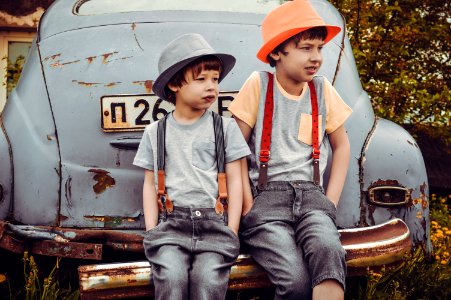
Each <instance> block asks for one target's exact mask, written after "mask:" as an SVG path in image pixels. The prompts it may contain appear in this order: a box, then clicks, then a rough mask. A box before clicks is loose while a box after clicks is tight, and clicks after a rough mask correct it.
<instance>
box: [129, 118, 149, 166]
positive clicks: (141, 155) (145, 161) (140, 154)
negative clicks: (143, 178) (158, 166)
mask: <svg viewBox="0 0 451 300" xmlns="http://www.w3.org/2000/svg"><path fill="white" fill-rule="evenodd" d="M150 129H151V125H149V126H147V127H146V129H145V130H144V133H143V136H142V138H141V142H140V143H139V147H138V151H136V155H135V159H134V160H133V164H134V165H135V166H138V167H141V168H144V169H147V170H150V171H153V170H154V160H153V149H152V144H151V142H150V139H151V136H150V135H151V130H150Z"/></svg>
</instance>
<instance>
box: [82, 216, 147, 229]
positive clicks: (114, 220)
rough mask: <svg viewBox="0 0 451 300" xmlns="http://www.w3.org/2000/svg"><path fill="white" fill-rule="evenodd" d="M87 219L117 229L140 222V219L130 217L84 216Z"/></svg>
mask: <svg viewBox="0 0 451 300" xmlns="http://www.w3.org/2000/svg"><path fill="white" fill-rule="evenodd" d="M84 218H85V219H87V220H91V221H97V222H102V223H104V226H105V227H116V226H119V225H122V224H123V223H134V222H138V221H139V216H138V217H128V216H84Z"/></svg>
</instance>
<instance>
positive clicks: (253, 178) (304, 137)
mask: <svg viewBox="0 0 451 300" xmlns="http://www.w3.org/2000/svg"><path fill="white" fill-rule="evenodd" d="M339 32H340V27H337V26H332V25H327V24H326V23H325V22H324V21H323V20H322V19H321V18H320V17H319V15H318V14H317V13H316V12H315V10H314V9H313V7H312V5H311V4H310V3H309V2H308V1H305V0H294V1H290V2H287V3H285V4H283V5H281V6H279V7H277V8H276V9H274V10H273V11H271V12H270V13H269V14H268V15H267V17H266V18H265V20H264V21H263V24H262V35H263V41H264V43H263V46H262V47H261V49H260V50H259V52H258V54H257V57H258V58H259V59H260V60H262V61H263V62H265V63H269V64H270V65H271V66H273V67H275V73H274V74H271V73H267V72H254V73H253V74H252V75H251V76H250V77H249V78H248V80H247V81H246V82H245V84H244V85H243V87H242V88H241V90H240V92H239V93H238V95H237V97H236V98H235V100H234V101H233V102H232V104H231V105H230V106H229V111H231V113H232V114H233V115H234V117H235V119H236V120H237V122H238V125H239V127H240V129H241V131H242V133H243V135H244V137H245V139H246V140H247V141H248V144H249V146H250V148H251V155H250V156H249V157H248V160H247V162H246V161H243V164H244V165H246V169H247V163H248V164H249V174H248V175H249V178H250V183H251V184H250V188H249V189H247V190H248V191H247V193H246V189H245V197H244V203H243V217H242V220H241V236H242V241H243V242H244V244H245V245H247V246H248V248H249V252H250V254H251V255H252V257H253V258H254V259H255V260H256V261H257V263H259V264H260V265H261V266H262V267H263V268H264V269H265V270H266V271H267V273H268V276H269V279H270V280H271V282H272V283H273V284H274V285H275V286H276V299H308V298H310V297H311V296H312V295H313V298H314V299H326V298H327V299H342V298H343V297H344V286H345V277H346V261H345V254H346V253H345V251H344V249H343V247H342V246H341V243H340V239H339V233H338V231H337V228H336V224H335V217H336V207H337V205H338V201H339V198H340V194H341V191H342V189H343V185H344V181H345V178H346V173H347V168H348V163H349V156H350V146H349V141H348V137H347V133H346V130H345V128H344V125H343V124H344V122H345V121H346V119H347V118H348V117H349V115H350V114H351V112H352V110H351V108H350V107H349V106H348V105H347V104H346V103H345V102H344V101H343V100H342V99H341V98H340V96H339V95H338V93H337V92H336V90H335V89H334V88H333V86H332V85H331V83H330V82H329V81H328V80H327V79H326V78H324V77H322V76H315V74H316V73H317V72H318V70H319V68H320V66H321V63H322V54H321V49H322V48H323V46H324V44H326V43H327V42H329V41H330V40H331V39H332V38H333V37H334V36H335V35H337V34H338V33H339ZM329 148H331V150H332V153H333V154H332V157H331V171H330V180H329V184H328V187H327V191H326V192H325V193H324V190H323V187H322V175H323V173H324V171H325V168H326V165H327V161H328V158H327V156H328V152H329ZM246 169H244V170H246ZM246 177H247V174H246ZM246 183H247V182H246ZM246 183H245V184H246ZM248 186H249V185H248ZM312 289H313V292H312Z"/></svg>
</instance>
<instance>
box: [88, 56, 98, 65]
mask: <svg viewBox="0 0 451 300" xmlns="http://www.w3.org/2000/svg"><path fill="white" fill-rule="evenodd" d="M96 58H97V56H90V57H86V58H85V59H86V60H87V61H88V64H91V63H92V62H93V61H94V59H96Z"/></svg>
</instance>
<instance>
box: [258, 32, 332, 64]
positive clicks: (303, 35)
mask: <svg viewBox="0 0 451 300" xmlns="http://www.w3.org/2000/svg"><path fill="white" fill-rule="evenodd" d="M326 37H327V28H326V27H325V26H319V27H313V28H310V29H308V30H306V31H301V32H299V33H298V34H295V35H293V36H292V37H290V38H288V39H286V40H285V41H283V42H282V43H281V44H279V45H278V46H277V47H276V48H274V50H272V51H271V53H274V54H277V53H279V52H281V53H283V54H286V52H285V47H286V46H287V45H288V44H289V43H291V42H294V43H295V45H296V46H297V45H298V44H299V42H300V41H301V40H302V39H304V40H314V39H320V40H323V41H324V40H325V39H326ZM271 53H270V54H271ZM270 54H268V57H267V60H268V62H269V65H270V66H271V67H275V66H276V61H275V60H274V59H272V57H271V55H270Z"/></svg>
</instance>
